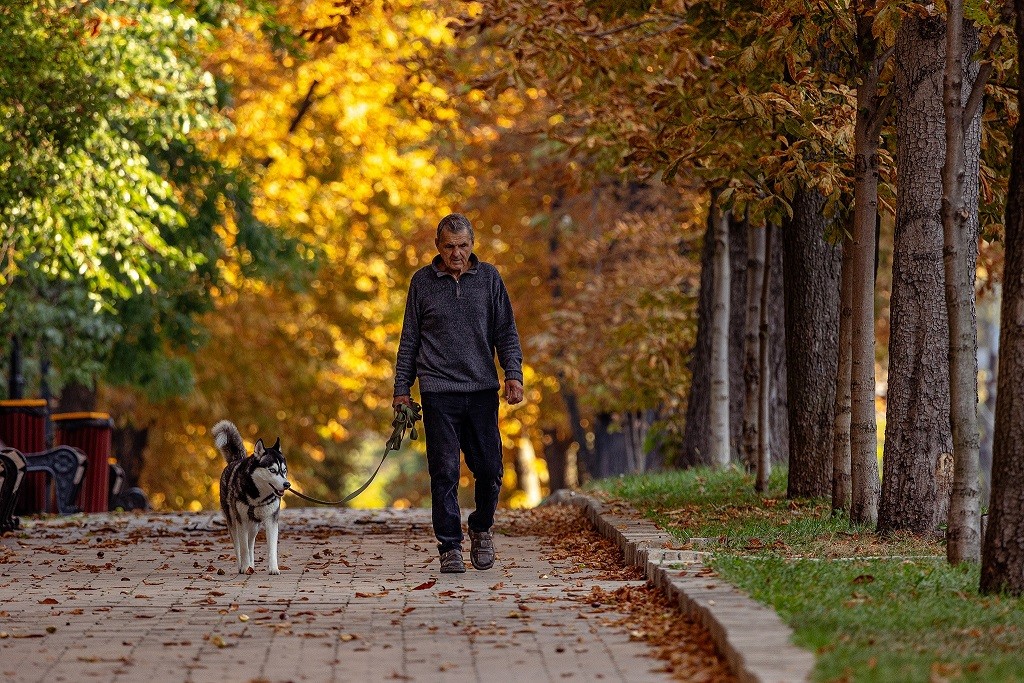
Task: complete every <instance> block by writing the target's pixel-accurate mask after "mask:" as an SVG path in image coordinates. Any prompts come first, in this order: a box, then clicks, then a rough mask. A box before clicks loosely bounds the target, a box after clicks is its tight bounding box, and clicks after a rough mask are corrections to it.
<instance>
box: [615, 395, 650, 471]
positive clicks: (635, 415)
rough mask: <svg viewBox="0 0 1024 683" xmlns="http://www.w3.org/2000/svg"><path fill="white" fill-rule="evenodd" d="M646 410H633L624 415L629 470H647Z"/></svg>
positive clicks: (647, 424) (647, 425)
mask: <svg viewBox="0 0 1024 683" xmlns="http://www.w3.org/2000/svg"><path fill="white" fill-rule="evenodd" d="M647 413H648V411H646V410H631V411H629V412H627V413H625V414H624V415H623V416H622V421H623V425H622V431H623V433H624V434H625V437H626V459H627V461H628V467H629V472H630V473H632V474H643V473H644V472H645V471H646V470H647V450H646V449H645V448H644V445H645V443H646V441H647V429H648V427H649V425H650V423H649V422H648V420H647Z"/></svg>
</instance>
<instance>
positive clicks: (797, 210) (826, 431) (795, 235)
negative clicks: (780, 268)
mask: <svg viewBox="0 0 1024 683" xmlns="http://www.w3.org/2000/svg"><path fill="white" fill-rule="evenodd" d="M824 205H825V198H824V197H823V196H822V195H821V193H820V192H818V191H816V190H806V189H803V188H801V189H798V190H797V193H796V196H795V197H794V198H793V218H792V219H791V220H789V221H786V223H785V224H784V225H783V228H782V248H783V258H784V263H785V266H784V267H785V270H786V339H787V340H788V344H787V349H786V377H787V382H788V383H789V387H788V389H787V395H788V397H789V443H790V448H791V452H790V457H789V486H788V490H787V495H788V496H790V497H822V498H824V497H827V496H829V495H831V493H832V457H833V456H832V439H833V431H834V419H835V400H836V399H835V387H836V384H835V381H836V362H837V359H838V344H839V277H840V274H841V260H842V252H841V251H840V250H839V249H837V248H836V247H834V246H833V245H831V244H829V243H828V242H826V241H825V234H826V232H827V231H828V230H829V226H828V222H827V221H826V219H825V217H824V216H823V215H822V213H821V211H822V208H823V207H824Z"/></svg>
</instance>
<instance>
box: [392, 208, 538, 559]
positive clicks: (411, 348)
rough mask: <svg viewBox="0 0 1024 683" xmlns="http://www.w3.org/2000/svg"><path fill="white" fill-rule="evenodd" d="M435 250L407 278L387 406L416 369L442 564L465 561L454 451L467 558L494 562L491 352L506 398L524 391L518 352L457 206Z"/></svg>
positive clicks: (487, 268)
mask: <svg viewBox="0 0 1024 683" xmlns="http://www.w3.org/2000/svg"><path fill="white" fill-rule="evenodd" d="M434 244H435V245H436V246H437V251H438V255H437V256H435V257H434V260H433V262H432V263H431V264H430V265H429V266H426V267H424V268H421V269H420V270H418V271H417V272H416V273H415V274H414V275H413V276H412V281H411V282H410V284H409V295H408V298H407V299H406V303H405V321H404V322H403V324H402V339H401V342H400V343H399V346H398V361H397V363H396V365H395V398H394V406H395V407H398V406H399V405H400V404H402V403H405V404H408V403H409V402H410V398H409V391H410V389H411V387H412V384H413V382H414V381H416V379H417V378H418V379H419V382H420V394H421V395H422V400H423V429H424V432H425V433H426V439H427V469H428V471H429V472H430V495H431V498H432V511H431V512H432V518H433V523H434V535H435V536H436V537H437V543H438V545H437V549H438V551H439V552H440V554H441V571H442V572H443V573H446V574H449V573H458V572H464V571H466V565H465V562H464V561H463V559H462V538H463V537H462V516H461V513H460V511H459V498H458V491H459V476H460V465H459V451H460V450H461V451H462V452H463V453H465V455H466V465H467V466H468V467H469V470H470V471H471V472H472V473H473V478H474V479H475V489H474V493H475V498H476V510H474V511H473V512H472V513H471V514H470V515H469V538H470V544H471V545H470V560H471V561H472V563H473V566H474V567H475V568H476V569H490V568H491V566H492V565H493V564H494V543H493V541H492V538H491V531H490V530H491V525H492V524H493V523H494V511H495V509H496V508H497V507H498V492H499V491H500V490H501V477H502V474H503V471H504V468H503V466H502V462H501V437H500V435H499V434H498V389H499V386H500V385H499V383H498V372H497V369H496V368H495V365H494V355H495V352H497V355H498V362H499V363H501V367H502V370H503V371H504V373H505V400H506V401H508V403H509V404H510V405H514V404H516V403H519V402H520V401H522V400H523V370H522V365H523V352H522V349H521V348H520V345H519V333H518V332H517V331H516V321H515V318H514V317H513V315H512V305H511V303H510V302H509V298H508V292H507V291H506V289H505V283H504V282H502V280H501V276H500V275H499V274H498V271H497V269H495V267H494V266H492V265H491V264H489V263H483V262H482V261H480V260H479V259H478V258H477V257H476V254H474V253H473V226H472V225H471V224H470V222H469V220H468V219H467V218H466V217H465V216H463V215H461V214H457V213H453V214H449V215H447V216H445V217H444V218H442V219H441V222H440V223H439V224H438V226H437V238H436V239H435V240H434Z"/></svg>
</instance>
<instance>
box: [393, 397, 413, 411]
mask: <svg viewBox="0 0 1024 683" xmlns="http://www.w3.org/2000/svg"><path fill="white" fill-rule="evenodd" d="M398 406H409V407H410V408H411V407H412V397H411V396H409V395H408V394H406V395H405V396H395V400H394V401H392V402H391V407H392V408H395V409H397V408H398Z"/></svg>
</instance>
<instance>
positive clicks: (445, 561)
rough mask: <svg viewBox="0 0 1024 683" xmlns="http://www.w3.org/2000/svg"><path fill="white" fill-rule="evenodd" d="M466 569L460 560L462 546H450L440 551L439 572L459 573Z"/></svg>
mask: <svg viewBox="0 0 1024 683" xmlns="http://www.w3.org/2000/svg"><path fill="white" fill-rule="evenodd" d="M464 571H466V563H465V562H463V561H462V548H452V549H451V550H448V551H445V552H443V553H441V573H442V574H461V573H462V572H464Z"/></svg>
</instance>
